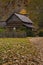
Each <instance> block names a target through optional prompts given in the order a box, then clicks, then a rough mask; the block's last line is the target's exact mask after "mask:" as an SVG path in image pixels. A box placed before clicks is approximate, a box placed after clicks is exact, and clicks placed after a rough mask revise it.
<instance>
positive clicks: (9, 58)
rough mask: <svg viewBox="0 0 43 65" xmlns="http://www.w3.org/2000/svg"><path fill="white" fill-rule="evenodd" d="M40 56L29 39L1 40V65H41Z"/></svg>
mask: <svg viewBox="0 0 43 65" xmlns="http://www.w3.org/2000/svg"><path fill="white" fill-rule="evenodd" d="M38 54H39V53H38V50H37V48H36V47H35V46H34V45H33V44H32V43H30V41H29V39H28V38H0V65H35V64H36V65H38V64H39V65H40V63H39V58H38Z"/></svg>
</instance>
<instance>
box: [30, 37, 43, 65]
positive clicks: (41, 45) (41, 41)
mask: <svg viewBox="0 0 43 65" xmlns="http://www.w3.org/2000/svg"><path fill="white" fill-rule="evenodd" d="M29 40H30V41H31V42H32V43H33V44H34V45H35V46H36V47H37V48H38V49H39V51H40V56H41V61H42V63H43V37H36V38H34V37H33V38H30V39H29ZM42 65H43V64H42Z"/></svg>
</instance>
